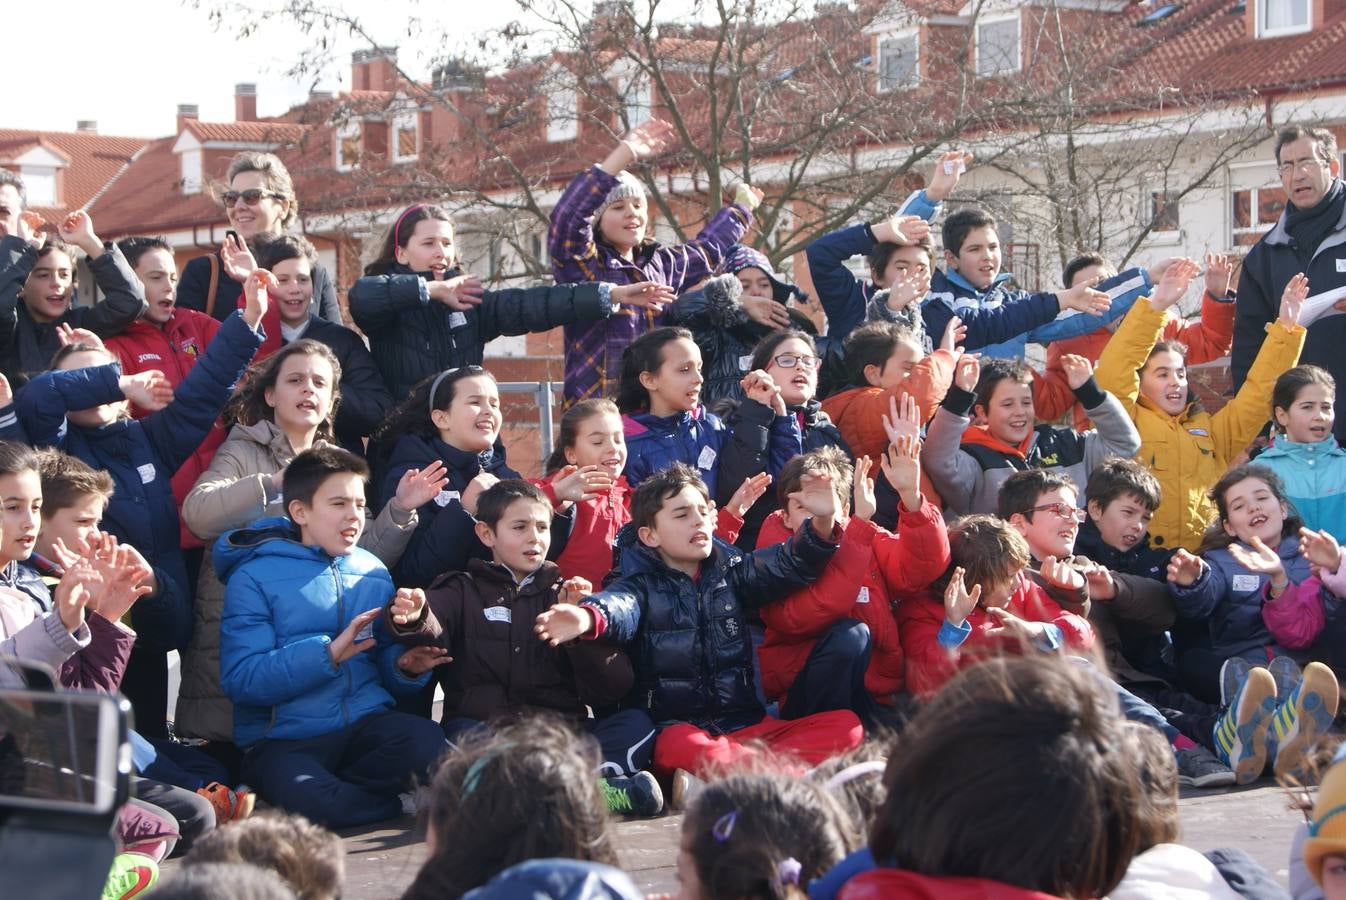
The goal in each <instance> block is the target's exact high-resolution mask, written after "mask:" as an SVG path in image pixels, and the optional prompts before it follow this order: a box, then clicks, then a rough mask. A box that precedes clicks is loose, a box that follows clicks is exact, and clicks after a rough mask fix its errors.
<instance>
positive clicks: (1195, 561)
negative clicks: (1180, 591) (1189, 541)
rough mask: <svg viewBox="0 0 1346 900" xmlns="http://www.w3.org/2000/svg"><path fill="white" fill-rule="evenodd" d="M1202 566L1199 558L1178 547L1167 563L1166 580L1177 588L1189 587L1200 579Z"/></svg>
mask: <svg viewBox="0 0 1346 900" xmlns="http://www.w3.org/2000/svg"><path fill="white" fill-rule="evenodd" d="M1204 565H1205V563H1203V562H1202V561H1201V557H1199V556H1193V555H1192V554H1190V553H1188V552H1187V551H1186V550H1183V549H1182V548H1181V547H1180V548H1178V550H1177V551H1175V552H1174V554H1173V558H1172V559H1170V560H1169V561H1168V580H1169V582H1171V583H1172V584H1176V585H1178V586H1179V587H1191V586H1192V585H1194V584H1196V580H1197V579H1198V578H1200V577H1201V569H1202V567H1203V566H1204Z"/></svg>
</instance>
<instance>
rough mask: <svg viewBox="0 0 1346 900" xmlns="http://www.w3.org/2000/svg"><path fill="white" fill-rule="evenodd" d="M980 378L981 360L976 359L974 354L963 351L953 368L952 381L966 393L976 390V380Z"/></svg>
mask: <svg viewBox="0 0 1346 900" xmlns="http://www.w3.org/2000/svg"><path fill="white" fill-rule="evenodd" d="M980 379H981V361H980V360H978V359H977V356H976V354H973V353H964V354H963V355H962V356H960V357H958V364H957V365H956V366H954V369H953V383H954V384H955V385H957V386H958V387H960V388H962V389H963V390H965V391H967V392H968V393H972V392H974V391H976V390H977V382H978V381H979V380H980Z"/></svg>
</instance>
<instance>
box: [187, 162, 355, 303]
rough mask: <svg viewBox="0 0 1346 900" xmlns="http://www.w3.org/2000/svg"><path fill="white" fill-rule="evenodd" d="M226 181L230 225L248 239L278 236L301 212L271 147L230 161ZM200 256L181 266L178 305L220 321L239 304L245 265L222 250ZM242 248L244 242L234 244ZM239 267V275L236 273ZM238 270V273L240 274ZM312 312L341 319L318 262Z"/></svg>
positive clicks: (224, 197) (332, 290)
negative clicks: (240, 245) (265, 150)
mask: <svg viewBox="0 0 1346 900" xmlns="http://www.w3.org/2000/svg"><path fill="white" fill-rule="evenodd" d="M225 184H226V187H225V189H224V190H223V191H221V192H220V193H219V198H220V201H221V202H222V203H223V204H224V212H225V215H226V216H228V218H229V228H230V230H232V231H235V232H237V233H238V236H239V237H240V238H242V239H243V240H244V241H245V242H246V243H247V244H251V243H253V241H254V240H255V239H257V238H259V237H279V236H280V235H281V234H283V233H284V232H285V231H286V230H288V229H289V228H290V227H291V226H293V225H294V223H295V222H296V220H297V219H298V218H299V203H298V201H297V200H296V199H295V195H294V182H293V180H291V178H290V172H289V170H288V169H286V168H285V163H283V162H281V161H280V158H279V157H277V156H276V155H275V154H273V153H257V152H254V151H250V150H249V151H244V152H242V153H239V154H236V155H235V156H234V158H233V159H232V160H231V161H230V163H229V170H228V172H227V174H226V176H225ZM229 244H230V242H229V241H228V240H227V239H226V241H225V246H224V247H222V248H221V249H220V250H216V251H215V252H214V253H209V254H207V255H205V256H198V257H197V258H196V259H193V260H192V261H191V262H189V263H187V265H186V266H184V267H183V269H182V277H181V278H180V279H179V281H178V305H179V306H185V307H187V308H188V309H195V310H200V311H201V312H204V313H208V314H209V315H212V316H214V317H215V318H216V319H219V320H220V321H224V320H225V319H227V318H228V317H229V314H230V313H231V312H233V311H234V309H236V308H237V307H238V305H239V297H240V296H241V295H242V293H243V281H245V280H246V279H247V274H248V271H247V270H239V269H238V268H237V267H236V266H235V265H234V264H233V259H232V258H231V257H232V256H233V255H234V254H232V253H228V252H225V251H226V250H227V249H230V248H229ZM233 249H234V250H235V251H236V252H239V253H241V251H242V249H243V248H233ZM236 273H237V275H236ZM238 275H241V277H238ZM313 312H314V314H316V315H318V316H320V317H321V318H323V319H326V320H328V321H329V322H336V323H338V324H340V322H341V307H340V305H338V303H337V297H336V287H335V285H334V284H333V283H332V278H331V276H330V275H329V274H328V272H327V270H326V269H324V268H323V267H322V265H321V264H319V265H317V266H314V268H313Z"/></svg>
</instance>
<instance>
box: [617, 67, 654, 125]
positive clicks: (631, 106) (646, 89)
mask: <svg viewBox="0 0 1346 900" xmlns="http://www.w3.org/2000/svg"><path fill="white" fill-rule="evenodd" d="M622 109H623V111H624V112H625V113H626V123H627V125H628V126H634V125H639V124H640V123H641V122H644V121H645V120H646V119H648V118H650V117H651V116H653V115H654V104H653V102H652V101H651V99H650V82H649V79H648V78H646V77H645V76H644V75H637V76H636V77H635V78H633V79H632V80H631V81H630V82H629V83H628V84H627V85H626V89H625V90H623V91H622Z"/></svg>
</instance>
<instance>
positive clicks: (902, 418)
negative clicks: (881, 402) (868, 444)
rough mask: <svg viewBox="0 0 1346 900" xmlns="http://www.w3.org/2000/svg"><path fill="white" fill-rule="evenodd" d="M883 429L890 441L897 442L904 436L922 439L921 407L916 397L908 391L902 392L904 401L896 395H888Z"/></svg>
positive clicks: (891, 442)
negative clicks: (898, 399) (899, 400)
mask: <svg viewBox="0 0 1346 900" xmlns="http://www.w3.org/2000/svg"><path fill="white" fill-rule="evenodd" d="M883 430H884V432H885V433H886V434H887V435H888V443H890V444H896V443H897V442H898V441H899V440H901V439H902V438H904V437H909V438H915V439H916V440H920V439H921V408H920V406H918V405H917V404H916V398H915V397H913V396H912V395H911V394H908V393H907V392H906V391H903V392H902V402H901V403H900V404H899V403H898V401H897V398H896V397H893V396H891V395H890V396H889V397H888V412H886V413H884V414H883Z"/></svg>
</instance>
